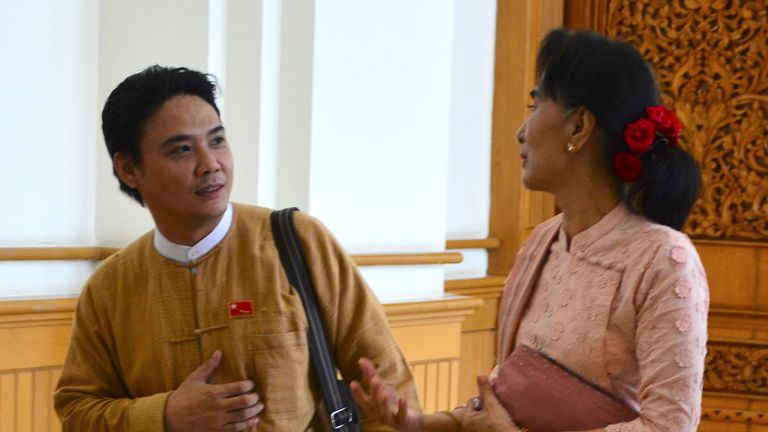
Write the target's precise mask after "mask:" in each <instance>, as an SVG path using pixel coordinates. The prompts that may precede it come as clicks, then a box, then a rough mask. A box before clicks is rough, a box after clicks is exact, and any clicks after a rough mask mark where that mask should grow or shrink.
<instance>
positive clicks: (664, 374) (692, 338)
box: [606, 237, 709, 432]
mask: <svg viewBox="0 0 768 432" xmlns="http://www.w3.org/2000/svg"><path fill="white" fill-rule="evenodd" d="M635 305H636V307H637V328H636V331H635V354H636V355H637V359H638V365H639V372H640V383H639V400H640V416H639V417H638V418H637V419H636V420H634V421H632V422H628V423H621V424H616V425H611V426H608V427H607V428H606V430H607V431H608V432H635V431H643V432H646V431H654V432H655V431H670V432H695V431H696V428H697V426H698V424H699V417H700V407H701V394H702V386H703V376H704V361H705V356H706V342H707V312H708V310H709V289H708V287H707V280H706V276H705V274H704V270H703V267H702V265H701V261H700V260H699V256H698V254H697V253H696V249H695V248H694V247H693V245H692V244H691V242H690V240H688V239H687V237H686V238H675V239H674V240H673V241H671V242H667V243H666V244H663V245H662V246H661V247H660V248H659V249H658V251H657V253H656V255H655V257H654V259H653V261H652V262H651V264H650V266H649V267H648V269H647V270H646V273H645V276H644V278H643V280H642V282H641V284H640V287H639V290H638V291H637V293H636V297H635Z"/></svg>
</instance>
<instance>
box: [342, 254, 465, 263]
mask: <svg viewBox="0 0 768 432" xmlns="http://www.w3.org/2000/svg"><path fill="white" fill-rule="evenodd" d="M352 259H353V260H355V264H357V265H359V266H383V265H427V264H456V263H460V262H462V261H463V260H464V256H462V255H461V254H460V253H457V252H435V253H414V254H375V255H352Z"/></svg>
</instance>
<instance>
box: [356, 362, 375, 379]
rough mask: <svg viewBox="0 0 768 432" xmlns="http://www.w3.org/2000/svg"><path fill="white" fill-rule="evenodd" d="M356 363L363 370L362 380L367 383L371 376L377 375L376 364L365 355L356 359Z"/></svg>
mask: <svg viewBox="0 0 768 432" xmlns="http://www.w3.org/2000/svg"><path fill="white" fill-rule="evenodd" d="M357 364H358V365H360V370H361V371H362V372H363V382H364V383H369V382H370V381H371V379H373V377H375V376H377V375H378V373H379V372H378V371H377V370H376V366H374V364H373V362H372V361H370V360H369V359H367V358H365V357H361V358H360V360H358V361H357Z"/></svg>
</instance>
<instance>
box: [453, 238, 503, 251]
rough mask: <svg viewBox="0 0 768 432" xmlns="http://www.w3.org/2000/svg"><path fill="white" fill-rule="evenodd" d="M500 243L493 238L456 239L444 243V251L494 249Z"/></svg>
mask: <svg viewBox="0 0 768 432" xmlns="http://www.w3.org/2000/svg"><path fill="white" fill-rule="evenodd" d="M500 245H501V241H500V240H499V239H497V238H495V237H487V238H484V239H457V240H448V241H446V242H445V248H446V249H496V248H498V247H499V246H500Z"/></svg>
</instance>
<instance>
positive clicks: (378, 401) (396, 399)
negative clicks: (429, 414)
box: [349, 358, 423, 432]
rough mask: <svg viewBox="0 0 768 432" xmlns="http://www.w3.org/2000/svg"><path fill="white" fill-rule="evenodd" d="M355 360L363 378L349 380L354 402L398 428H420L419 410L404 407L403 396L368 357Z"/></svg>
mask: <svg viewBox="0 0 768 432" xmlns="http://www.w3.org/2000/svg"><path fill="white" fill-rule="evenodd" d="M358 364H359V365H360V369H361V370H362V371H363V381H362V383H359V382H357V381H352V382H351V383H350V384H349V387H350V389H352V396H354V398H355V402H357V406H358V407H359V408H360V409H361V410H363V412H364V413H365V414H366V415H368V417H370V418H371V419H373V420H375V421H377V422H379V423H383V424H385V425H388V426H390V427H392V428H394V429H397V430H398V431H403V432H411V431H419V430H421V428H422V424H423V419H422V415H421V412H419V411H418V410H412V409H409V408H408V402H407V401H406V400H405V398H404V397H402V396H399V395H397V394H396V393H395V391H394V389H393V388H392V386H391V385H389V384H387V383H386V382H384V379H382V378H381V377H380V376H379V373H378V371H376V366H374V365H373V363H372V362H371V361H370V360H368V359H367V358H361V359H360V360H359V361H358Z"/></svg>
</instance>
